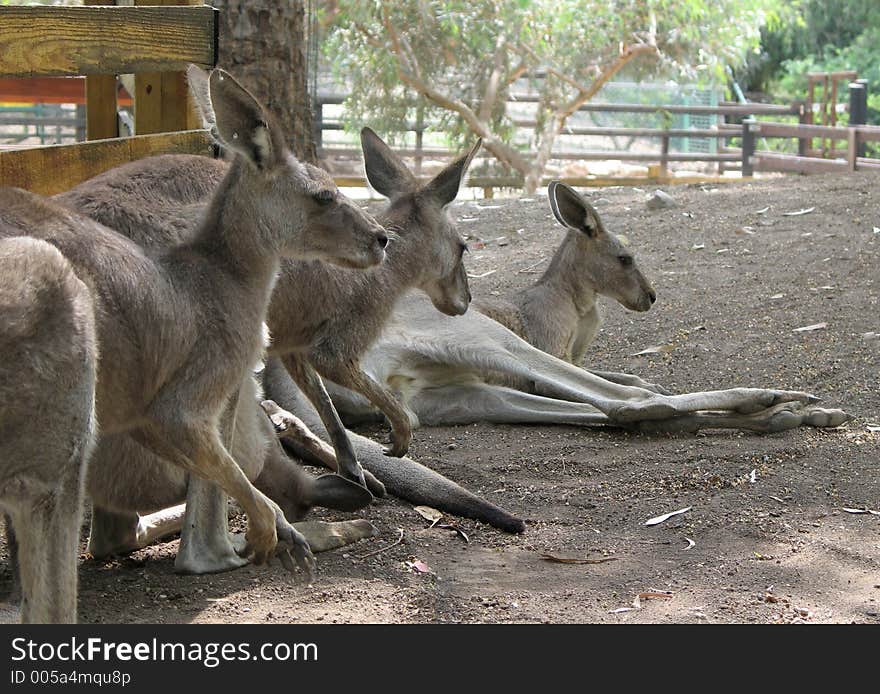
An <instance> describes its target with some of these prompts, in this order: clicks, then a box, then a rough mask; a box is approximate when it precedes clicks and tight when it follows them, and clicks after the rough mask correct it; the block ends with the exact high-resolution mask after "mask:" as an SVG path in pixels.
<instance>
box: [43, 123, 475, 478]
mask: <svg viewBox="0 0 880 694" xmlns="http://www.w3.org/2000/svg"><path fill="white" fill-rule="evenodd" d="M361 144H362V147H363V152H364V159H365V168H366V174H367V177H368V179H369V181H370V184H371V185H372V186H373V187H374V188H375V189H376V190H377V191H379V192H380V193H382V194H383V195H385V196H387V197H389V198H390V199H391V202H390V204H389V207H388V209H387V210H386V211H385V212H383V213H382V214H381V215H380V217H379V219H380V222H381V223H382V224H383V225H384V226H385V228H386V229H387V230H388V233H389V234H390V235H391V236H392V241H391V243H390V245H389V247H388V257H387V260H386V262H385V263H383V264H382V265H380V266H379V267H377V268H375V269H373V270H371V271H369V272H358V273H353V272H351V271H349V270H346V269H343V268H339V267H332V266H328V265H327V264H326V263H322V262H317V261H311V262H304V261H300V260H285V261H284V262H283V263H282V266H281V274H280V276H279V278H278V282H277V283H276V286H275V290H274V292H273V295H272V301H271V303H270V306H269V313H268V317H267V323H268V326H269V330H270V333H271V335H272V342H271V344H270V345H269V348H268V353H269V354H270V355H272V356H277V357H280V358H281V359H282V360H283V361H284V364H285V366H286V367H287V368H288V370H289V371H290V373H291V375H292V376H293V377H294V379H295V380H296V381H297V383H298V385H299V386H300V387H301V388H302V390H303V392H305V393H306V395H307V396H308V397H309V399H310V400H311V401H312V402H313V403H314V404H315V407H316V409H317V410H318V412H319V413H320V414H321V419H322V421H323V422H324V424H325V426H326V428H327V430H328V432H329V434H330V438H331V441H332V443H333V447H334V449H335V451H336V456H337V459H338V470H339V471H340V472H341V473H342V474H344V475H346V476H348V477H349V478H351V479H354V480H357V481H363V480H362V477H361V476H362V474H363V473H362V472H361V471H360V469H359V468H358V466H357V461H356V457H355V455H354V451H353V449H352V447H351V445H350V443H349V442H348V438H347V436H346V432H345V428H344V427H343V426H342V423H341V421H340V420H339V417H338V415H337V414H336V412H335V410H334V409H333V405H332V402H331V401H330V398H329V397H328V396H327V394H326V390H325V389H324V386H323V383H322V381H321V378H320V377H319V374H320V375H322V376H325V377H327V378H330V379H332V380H334V381H335V382H337V383H341V384H344V385H346V386H347V387H350V388H352V389H354V390H356V391H357V392H359V393H361V394H362V395H363V396H364V397H366V398H367V399H368V400H369V401H370V402H372V403H373V404H374V405H376V406H377V407H379V408H380V409H381V410H382V411H383V412H385V413H386V416H387V417H388V419H389V420H390V422H391V425H392V446H391V448H390V450H389V453H390V454H391V455H394V456H402V455H403V454H404V453H405V452H406V450H407V448H408V447H409V443H410V441H411V438H412V427H411V423H410V420H409V418H408V415H407V413H406V411H405V410H403V409H402V408H401V407H400V405H399V404H398V402H397V401H396V399H395V398H394V397H393V395H392V394H391V393H390V392H389V391H388V390H387V388H385V387H384V386H380V385H379V384H377V383H376V382H375V381H374V380H372V379H371V378H369V377H368V376H367V375H366V374H365V373H364V372H363V370H362V369H360V367H359V363H358V360H359V357H360V355H361V354H362V353H363V352H364V351H365V350H366V349H367V348H368V347H369V345H370V344H371V342H372V341H373V340H375V339H376V337H377V336H378V335H379V334H380V332H381V330H382V326H383V324H384V322H385V320H386V319H387V318H388V316H389V315H390V313H391V311H392V310H393V308H394V304H395V302H396V301H397V299H398V297H399V296H401V295H402V294H403V293H404V292H405V291H407V290H408V289H411V288H419V289H421V290H423V291H424V292H425V293H427V294H428V296H429V297H430V298H431V302H432V303H433V304H434V306H435V307H436V308H437V309H439V310H440V311H441V312H443V313H445V314H447V315H459V314H462V313H464V312H465V311H466V310H467V307H468V304H469V303H470V291H469V288H468V283H467V272H466V270H465V267H464V263H463V262H462V258H463V254H464V252H465V250H466V249H467V246H466V244H465V243H464V241H463V240H462V239H461V237H460V236H459V234H458V232H457V230H456V229H455V227H454V225H453V224H452V223H451V221H450V220H449V218H448V215H447V214H446V212H445V209H444V208H445V207H446V205H448V204H449V203H450V202H452V200H454V199H455V197H456V195H457V193H458V190H459V187H460V185H461V182H462V180H463V178H464V175H465V174H466V172H467V168H468V166H469V165H470V162H471V160H472V159H473V157H474V155H475V154H476V152H477V151H478V150H479V148H480V145H481V142H480V141H478V142H477V143H476V144H475V145H474V146H473V147H472V148H471V150H470V151H469V152H467V153H466V154H465V155H463V156H462V157H460V158H458V159H457V160H455V161H454V162H452V163H451V164H449V165H448V166H447V167H446V168H445V169H444V170H443V171H441V172H440V173H439V174H438V175H437V176H435V177H434V178H433V179H432V180H431V181H429V182H428V183H427V184H425V185H421V186H420V185H419V184H418V182H417V181H416V178H415V177H414V176H413V175H412V173H411V172H410V171H409V169H408V168H407V167H406V165H405V164H404V163H403V161H402V160H401V159H400V158H399V157H398V156H397V155H396V154H395V153H394V152H392V150H391V149H390V148H389V147H388V146H387V145H386V144H385V143H384V142H383V141H382V140H381V139H380V138H379V136H378V135H376V134H375V133H374V132H373V131H372V130H370V129H369V128H364V129H363V131H362V132H361ZM222 172H223V166H222V165H217V166H214V167H207V166H202V164H201V158H198V157H190V158H183V157H175V158H174V159H167V158H166V159H163V160H162V161H159V160H157V159H154V160H152V161H150V160H148V161H144V162H135V163H134V164H133V165H131V166H128V167H122V168H120V169H117V170H116V172H115V173H113V174H108V175H107V177H106V178H105V179H104V180H100V178H96V179H92V180H91V181H87V182H85V183H83V184H80V185H79V186H77V187H76V188H73V189H72V190H70V191H68V192H67V193H63V194H61V195H58V196H56V198H55V199H56V200H57V201H58V202H60V203H61V204H64V205H66V206H69V207H72V208H73V209H76V210H78V211H80V212H83V213H85V214H87V215H89V216H91V217H92V218H94V219H95V220H97V221H99V222H101V223H103V224H105V225H107V226H111V227H112V228H114V229H116V230H117V231H119V232H120V233H122V234H123V235H126V236H130V237H132V238H135V239H137V238H145V237H146V238H150V239H151V241H150V243H159V244H164V243H174V242H178V241H180V240H181V239H183V238H186V237H187V235H188V231H187V229H188V228H191V226H192V224H193V223H194V221H195V220H197V219H198V218H199V215H200V210H201V209H202V206H203V202H201V203H200V201H204V196H206V195H207V194H208V191H212V190H214V189H215V187H216V185H217V182H218V179H219V178H220V176H221V175H222ZM160 212H161V213H160ZM337 264H341V263H337ZM368 481H369V480H368ZM370 488H371V489H372V490H373V491H374V492H378V493H381V489H377V488H376V486H375V483H374V482H372V481H371V487H370Z"/></svg>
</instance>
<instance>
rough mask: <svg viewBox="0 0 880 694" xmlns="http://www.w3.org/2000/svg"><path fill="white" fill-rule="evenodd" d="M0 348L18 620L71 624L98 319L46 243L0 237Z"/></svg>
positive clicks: (2, 441) (6, 500) (1, 476)
mask: <svg viewBox="0 0 880 694" xmlns="http://www.w3.org/2000/svg"><path fill="white" fill-rule="evenodd" d="M3 231H4V232H5V229H4V230H3ZM0 353H2V355H3V359H2V362H0V508H2V509H3V510H4V511H6V513H7V514H8V516H7V523H8V522H9V521H10V520H11V523H12V527H11V528H9V527H7V536H9V537H10V539H11V537H12V534H13V533H12V532H9V531H10V530H14V535H15V539H16V541H17V545H18V553H17V554H18V556H17V559H18V564H19V572H20V583H21V594H22V604H21V620H22V621H23V622H26V623H28V622H55V623H58V622H62V623H74V622H76V584H77V581H76V574H77V559H78V557H79V529H80V524H81V515H82V490H83V481H84V479H85V474H86V464H87V461H88V458H89V454H90V451H91V448H92V445H93V443H94V439H95V435H96V422H95V407H94V405H95V374H96V361H97V347H96V341H95V319H94V313H93V307H92V299H91V296H90V293H89V290H88V287H86V285H85V284H84V283H83V282H81V281H80V280H79V279H78V278H77V277H76V275H75V274H74V272H73V269H72V268H71V266H70V263H68V262H67V260H65V259H64V257H63V256H62V255H61V253H59V252H58V249H56V248H55V247H54V246H51V245H49V244H48V243H45V242H44V241H39V240H36V239H30V238H25V237H19V238H15V237H13V238H6V239H3V240H0ZM10 545H11V546H14V545H15V543H14V542H11V543H10ZM13 559H14V557H13Z"/></svg>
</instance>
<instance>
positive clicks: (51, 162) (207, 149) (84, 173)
mask: <svg viewBox="0 0 880 694" xmlns="http://www.w3.org/2000/svg"><path fill="white" fill-rule="evenodd" d="M174 153H177V154H182V153H188V154H203V155H206V156H210V155H211V154H212V153H213V148H212V145H211V142H210V139H209V137H208V134H207V131H205V130H188V131H185V132H179V133H166V134H162V135H143V136H138V137H124V138H116V139H111V140H95V141H93V142H80V143H77V144H73V145H53V146H50V147H32V148H29V149H19V150H9V151H4V152H0V186H16V187H19V188H25V189H27V190H30V191H33V192H34V193H40V194H42V195H53V194H55V193H60V192H61V191H63V190H67V189H69V188H71V187H73V186H75V185H76V184H78V183H81V182H82V181H85V180H86V179H88V178H91V177H92V176H97V175H98V174H99V173H103V172H104V171H107V170H108V169H111V168H113V167H114V166H119V165H120V164H125V163H126V162H129V161H133V160H135V159H140V158H142V157H147V156H152V155H156V154H174Z"/></svg>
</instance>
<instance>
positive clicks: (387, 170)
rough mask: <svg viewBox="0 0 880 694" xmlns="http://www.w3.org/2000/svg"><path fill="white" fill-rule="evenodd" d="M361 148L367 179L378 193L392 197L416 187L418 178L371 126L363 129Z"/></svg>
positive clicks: (409, 191)
mask: <svg viewBox="0 0 880 694" xmlns="http://www.w3.org/2000/svg"><path fill="white" fill-rule="evenodd" d="M361 149H362V150H363V151H364V168H365V169H366V173H367V180H368V181H369V182H370V185H371V186H373V189H374V190H375V191H376V192H377V193H381V194H382V195H384V196H385V197H386V198H392V197H394V196H395V195H399V194H401V193H411V192H412V191H414V190H415V189H416V187H417V184H416V178H415V176H413V175H412V173H411V172H410V170H409V169H408V168H407V166H406V164H404V163H403V160H402V159H401V158H400V157H399V156H397V155H396V154H395V153H394V152H392V151H391V148H390V147H389V146H388V145H386V144H385V142H384V141H383V140H382V138H381V137H379V136H378V135H377V134H376V133H375V132H373V131H372V130H370V128H364V129H363V130H361Z"/></svg>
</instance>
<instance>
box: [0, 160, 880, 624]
mask: <svg viewBox="0 0 880 694" xmlns="http://www.w3.org/2000/svg"><path fill="white" fill-rule="evenodd" d="M666 190H667V192H669V193H670V194H671V195H673V196H674V197H675V199H676V200H677V201H678V206H677V207H675V208H673V209H667V210H661V211H656V212H651V211H649V210H647V208H646V206H645V194H646V191H641V190H637V189H633V188H612V189H602V190H595V191H591V192H589V193H588V194H589V195H590V199H591V200H593V201H594V203H595V205H596V206H597V208H598V209H599V210H600V211H601V213H602V215H603V219H604V220H605V222H606V225H607V226H608V227H609V229H611V230H613V231H616V232H618V233H622V234H624V235H626V236H627V237H628V238H629V240H630V243H631V246H632V247H633V249H635V251H636V253H637V256H638V258H639V262H640V264H641V266H642V268H643V269H644V270H645V272H646V274H648V275H649V276H650V277H651V278H652V280H653V282H654V285H655V288H656V290H657V294H658V296H659V299H658V302H657V304H656V306H655V307H654V309H652V310H651V311H650V312H648V313H645V314H634V313H630V312H627V311H625V310H624V309H623V308H621V307H619V306H617V305H613V306H612V305H610V304H609V303H608V302H605V303H606V306H607V311H606V321H605V327H604V328H603V330H602V332H601V333H600V335H599V337H598V339H597V341H596V343H595V345H594V347H593V348H592V349H591V350H590V352H589V354H588V358H587V360H588V362H589V363H590V365H591V366H594V367H596V368H602V369H607V370H615V371H627V372H631V373H636V374H638V375H640V376H642V377H643V378H646V379H647V380H650V381H653V382H656V383H660V384H663V385H665V386H666V387H667V388H669V389H671V390H674V391H678V392H684V391H693V390H707V389H714V388H723V387H731V386H756V387H778V388H788V389H796V390H806V391H810V392H813V393H815V394H816V395H819V396H821V397H822V399H823V403H824V404H827V405H828V406H836V407H841V408H844V409H846V410H847V411H848V412H850V413H852V414H854V415H856V417H857V418H856V419H855V420H854V421H853V422H850V423H849V424H847V425H845V426H844V427H842V428H840V429H836V430H817V429H807V428H802V429H797V430H794V431H789V432H785V433H780V434H774V435H767V436H761V435H755V434H744V433H739V432H715V431H713V432H709V433H708V434H705V435H702V434H701V435H697V436H693V435H677V436H666V435H663V436H647V435H637V434H628V433H620V432H613V431H596V430H585V429H578V428H575V427H567V426H540V427H537V426H491V425H485V424H479V425H472V426H462V427H448V428H433V429H422V430H419V431H417V432H416V436H415V440H414V442H413V446H412V449H411V452H410V454H411V456H412V457H413V458H415V459H416V460H419V461H420V462H422V463H425V464H427V465H430V466H432V467H434V468H435V469H437V470H438V471H440V472H442V473H444V474H446V475H447V476H449V477H450V478H452V479H454V480H456V481H457V482H459V483H460V484H463V485H464V486H466V487H468V488H470V489H471V490H472V491H474V492H478V493H480V494H482V495H484V496H485V497H487V498H488V499H490V500H492V501H493V502H495V503H497V504H499V505H501V506H503V507H505V508H507V509H509V510H510V511H512V512H514V513H516V514H518V515H520V516H521V517H523V518H526V519H527V520H528V529H527V531H526V532H525V533H524V534H523V535H519V536H510V535H505V534H504V533H502V532H499V531H497V530H495V529H493V528H491V527H488V526H485V525H482V524H480V523H477V522H474V521H470V520H461V519H454V520H455V522H456V523H457V524H458V525H459V526H460V528H461V529H462V530H463V531H464V532H465V533H466V534H467V536H468V538H469V540H470V541H469V542H468V543H466V542H465V541H464V540H463V539H462V538H461V537H460V536H459V535H458V534H456V533H455V532H453V531H450V530H444V529H438V528H428V525H429V524H428V522H426V521H424V520H423V519H422V518H421V517H420V516H419V515H418V514H417V513H416V512H415V511H413V510H412V508H411V507H410V505H408V504H406V503H403V502H401V501H398V500H396V499H387V500H381V501H378V502H376V503H375V504H374V505H373V506H372V507H371V508H369V509H367V510H366V511H365V512H362V513H359V514H356V515H358V516H361V517H366V518H369V519H370V520H371V521H372V522H373V523H374V524H375V525H376V526H377V527H378V528H379V529H380V531H381V534H380V536H379V537H377V538H376V539H373V540H370V541H365V542H362V543H360V544H358V545H355V546H352V547H350V548H346V549H345V550H338V551H335V552H330V553H327V554H323V555H319V557H318V561H319V573H318V577H317V580H316V581H315V583H314V584H313V585H312V586H311V587H309V586H305V585H302V584H297V583H294V582H292V581H291V579H290V578H289V576H288V575H287V574H286V573H284V571H283V570H282V569H281V567H280V566H279V565H278V564H274V565H272V566H271V567H270V568H268V569H267V568H256V567H246V568H244V569H241V570H238V571H235V572H232V573H229V574H223V575H213V576H201V577H190V576H177V575H175V574H174V573H173V570H172V568H173V557H174V554H175V552H176V549H177V541H172V542H168V543H165V544H160V545H157V546H154V547H151V548H149V549H147V550H144V551H141V552H138V553H136V554H134V555H132V556H131V557H129V558H125V559H121V560H119V561H114V562H109V563H104V562H96V561H94V560H91V559H88V558H86V559H84V561H83V563H82V566H81V571H80V581H81V588H80V617H81V621H83V622H87V623H88V622H262V623H265V622H394V623H403V622H699V621H707V622H793V621H804V622H869V623H880V515H870V514H862V515H855V514H851V513H848V512H845V511H843V510H842V509H843V508H870V509H874V510H880V469H878V463H880V455H878V454H880V433H878V431H877V427H876V425H877V424H878V423H880V387H878V385H880V377H878V373H880V339H877V337H876V336H875V337H873V338H872V337H871V336H870V335H868V336H867V337H866V336H865V334H866V333H875V334H876V333H880V270H878V268H880V232H878V230H877V228H878V227H880V178H878V177H877V176H876V175H865V174H852V175H845V176H842V175H841V176H833V177H825V176H816V177H787V178H772V179H767V180H761V181H758V182H752V183H731V184H727V185H724V186H688V187H675V188H667V189H666ZM478 206H479V207H482V208H485V207H487V206H490V207H491V208H492V209H479V208H478ZM496 206H497V207H496ZM764 208H768V209H767V210H766V211H765V212H763V213H762V212H760V211H761V210H763V209H764ZM806 208H814V209H813V211H811V212H809V213H808V214H803V215H800V216H784V215H783V213H785V212H794V211H798V210H802V209H806ZM453 215H454V216H455V217H457V218H459V219H462V218H463V219H464V220H468V219H470V220H471V221H462V222H460V229H461V230H462V232H463V233H467V234H469V235H470V237H471V242H472V244H474V245H479V244H475V243H474V242H476V241H482V242H483V243H484V244H485V247H484V248H483V249H475V250H474V251H473V252H472V255H471V256H470V257H469V259H468V263H469V269H470V272H471V273H472V274H474V275H482V274H483V273H487V272H489V271H492V270H494V271H495V272H493V273H492V274H490V275H487V276H485V277H482V278H478V279H474V280H473V281H472V287H473V290H474V294H475V295H477V296H479V295H486V294H487V293H492V292H499V293H502V294H503V293H504V292H507V291H510V290H512V289H515V288H518V287H522V286H524V285H526V284H527V283H529V282H532V281H534V280H535V278H536V277H537V275H536V274H534V272H536V271H540V270H542V269H543V267H544V266H545V264H546V263H545V262H542V259H546V258H548V257H549V256H550V255H551V254H552V252H553V250H554V248H555V246H556V244H557V243H558V242H559V241H560V239H561V238H562V235H561V229H560V228H559V227H558V226H557V225H556V224H555V222H554V221H553V220H552V218H551V216H550V211H549V209H548V207H547V201H546V198H544V197H542V196H534V197H533V198H532V199H531V201H529V202H527V201H525V200H517V199H504V200H500V199H498V200H492V201H490V200H485V201H484V200H480V201H478V202H476V203H470V202H468V203H458V204H456V205H455V207H454V208H453ZM472 218H476V219H472ZM499 237H504V238H503V239H499ZM816 323H827V327H825V328H824V329H820V330H814V331H809V332H794V329H795V328H798V327H802V326H807V325H812V324H816ZM655 345H671V346H672V347H671V350H670V351H668V352H665V353H662V354H655V355H647V356H632V355H633V354H634V353H636V352H639V351H641V350H643V349H645V348H646V347H649V346H655ZM872 425H874V426H872ZM368 431H369V433H370V435H374V436H379V437H383V438H384V437H385V435H386V432H385V431H383V430H382V429H371V430H368ZM753 471H754V479H755V481H754V482H752V481H750V476H751V474H752V472H753ZM684 507H691V510H690V511H689V512H687V513H684V514H682V515H678V516H675V517H674V518H671V519H670V520H668V521H666V522H665V523H662V524H660V525H657V526H654V527H646V526H645V525H644V522H645V521H646V520H647V519H649V518H652V517H654V516H658V515H660V514H662V513H666V512H669V511H674V510H678V509H681V508H684ZM316 516H317V517H319V518H325V519H331V518H332V519H335V518H343V517H345V514H331V513H318V514H316ZM401 531H402V533H403V541H402V542H401V543H400V544H398V545H396V546H394V547H391V548H389V549H387V551H382V552H379V553H376V554H373V555H372V556H371V557H368V558H366V559H358V557H360V556H361V555H365V554H367V553H371V552H375V551H376V550H379V549H381V548H383V547H386V546H388V545H391V544H392V543H394V542H395V541H396V540H397V539H398V537H399V536H400V532H401ZM541 553H552V554H554V555H557V556H560V557H570V558H582V559H609V560H610V561H605V562H602V563H590V564H563V563H556V562H551V561H548V560H546V559H543V558H542V556H541ZM414 560H420V561H421V562H424V564H425V565H427V567H428V569H429V570H430V573H419V572H417V571H416V570H415V569H414V568H413V567H412V566H410V565H408V564H407V562H413V561H414ZM6 580H8V572H7V574H6V575H5V576H4V581H6ZM645 593H649V594H654V595H655V596H656V597H650V596H643V597H642V598H640V599H639V600H636V598H637V596H639V595H640V594H643V595H644V594H645ZM660 594H664V595H660ZM634 602H635V603H637V604H638V607H637V608H634ZM622 608H630V609H628V610H627V611H620V610H621V609H622Z"/></svg>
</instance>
